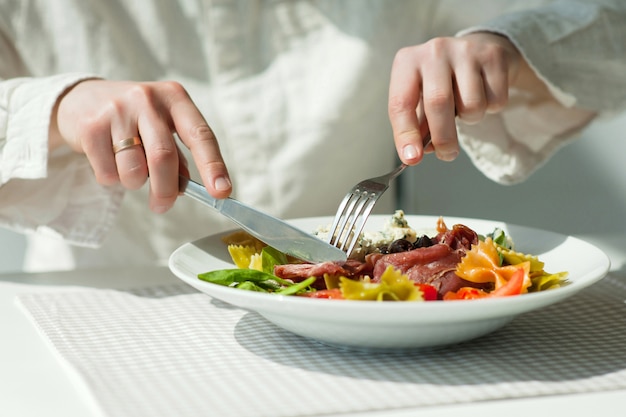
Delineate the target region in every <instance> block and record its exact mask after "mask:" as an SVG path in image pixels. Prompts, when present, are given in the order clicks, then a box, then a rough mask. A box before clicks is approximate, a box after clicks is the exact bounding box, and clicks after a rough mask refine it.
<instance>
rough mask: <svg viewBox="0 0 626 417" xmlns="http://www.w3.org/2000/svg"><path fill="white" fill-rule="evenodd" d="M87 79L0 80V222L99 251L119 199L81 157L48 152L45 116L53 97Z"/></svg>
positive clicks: (47, 117) (47, 119) (118, 192)
mask: <svg viewBox="0 0 626 417" xmlns="http://www.w3.org/2000/svg"><path fill="white" fill-rule="evenodd" d="M87 78H93V75H91V74H63V75H56V76H51V77H38V78H12V79H9V80H5V81H0V223H1V224H3V225H4V226H5V227H8V228H10V229H13V230H16V231H19V232H26V233H27V232H35V231H36V232H40V233H44V234H47V235H52V236H58V237H60V238H63V239H65V240H67V241H68V242H71V243H75V244H79V245H84V246H98V245H99V244H100V243H101V242H102V240H103V239H104V236H105V235H106V231H107V230H108V229H109V228H110V227H111V225H112V223H113V218H114V215H115V213H116V211H117V209H118V208H119V205H120V204H121V200H122V193H123V192H122V190H121V188H119V187H103V186H100V185H99V184H98V183H97V182H96V180H95V177H94V175H93V173H92V170H91V166H90V165H89V162H88V161H87V159H86V158H85V157H84V155H80V154H77V153H74V152H71V151H69V150H63V149H61V150H59V151H57V152H55V153H52V154H49V153H48V128H49V123H50V116H51V112H52V109H53V107H54V104H55V102H56V100H57V99H58V97H59V96H60V95H61V94H62V93H63V92H64V91H65V90H66V89H67V88H69V87H71V86H72V85H74V84H76V83H78V82H80V81H82V80H84V79H87Z"/></svg>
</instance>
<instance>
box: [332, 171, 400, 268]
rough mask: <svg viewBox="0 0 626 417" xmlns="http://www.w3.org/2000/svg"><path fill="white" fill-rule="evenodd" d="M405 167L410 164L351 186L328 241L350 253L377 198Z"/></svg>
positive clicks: (339, 209) (336, 215) (336, 216)
mask: <svg viewBox="0 0 626 417" xmlns="http://www.w3.org/2000/svg"><path fill="white" fill-rule="evenodd" d="M406 167H407V165H405V164H400V166H398V167H397V168H396V169H394V170H393V171H391V172H389V173H387V174H385V175H381V176H380V177H374V178H369V179H366V180H364V181H361V182H360V183H358V184H357V185H355V186H354V187H352V189H351V190H350V192H349V193H348V194H346V196H345V197H344V198H343V200H342V201H341V204H340V205H339V208H338V209H337V213H336V214H335V219H334V220H333V224H332V226H331V227H330V232H329V234H328V237H327V239H326V240H327V242H328V243H330V244H331V245H333V246H336V247H337V248H339V249H341V250H343V251H345V252H346V253H347V254H348V256H350V253H351V252H352V250H353V249H354V247H355V246H356V244H357V242H358V240H359V236H360V235H361V232H362V231H363V227H365V222H366V221H367V218H368V217H369V215H370V213H371V212H372V209H373V208H374V205H375V204H376V201H378V199H379V198H380V196H382V195H383V193H384V192H385V191H386V190H387V188H389V184H390V183H391V181H392V180H393V179H394V178H396V177H397V176H398V175H400V173H401V172H402V171H404V169H405V168H406Z"/></svg>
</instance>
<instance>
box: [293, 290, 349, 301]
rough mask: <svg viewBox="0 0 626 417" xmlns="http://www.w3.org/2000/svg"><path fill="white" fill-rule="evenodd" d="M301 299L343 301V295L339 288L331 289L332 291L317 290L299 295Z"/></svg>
mask: <svg viewBox="0 0 626 417" xmlns="http://www.w3.org/2000/svg"><path fill="white" fill-rule="evenodd" d="M299 295H300V296H302V297H309V298H327V299H332V300H343V299H344V298H343V294H341V290H340V289H339V288H333V289H332V290H318V291H312V292H305V293H302V294H299Z"/></svg>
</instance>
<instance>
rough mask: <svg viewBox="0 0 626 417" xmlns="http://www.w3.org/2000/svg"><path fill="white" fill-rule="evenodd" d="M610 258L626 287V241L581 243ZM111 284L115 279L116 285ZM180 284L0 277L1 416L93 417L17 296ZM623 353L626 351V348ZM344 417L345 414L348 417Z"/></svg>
mask: <svg viewBox="0 0 626 417" xmlns="http://www.w3.org/2000/svg"><path fill="white" fill-rule="evenodd" d="M581 237H582V238H585V239H587V240H588V241H591V242H592V243H595V244H597V245H598V246H599V247H601V248H602V249H603V250H605V251H606V252H607V254H608V255H609V256H610V257H611V261H612V264H613V267H612V272H611V274H613V275H614V276H619V277H621V278H624V281H625V282H626V250H625V249H624V248H626V237H625V236H613V237H611V236H603V237H593V236H581ZM112 277H113V278H112ZM174 282H178V280H177V279H176V278H175V277H174V276H173V275H172V274H171V272H170V271H169V270H168V269H167V268H164V267H158V268H157V267H154V268H142V269H137V268H127V269H102V270H81V271H69V272H51V273H38V274H28V273H7V274H3V275H0V329H1V331H2V340H1V342H0V415H1V416H7V417H14V416H15V417H31V416H32V417H35V416H37V417H40V416H64V417H89V416H92V415H93V414H92V412H91V409H90V408H88V406H87V403H86V399H85V395H84V393H82V392H80V391H79V390H78V389H77V386H78V385H77V384H73V381H72V379H71V375H70V374H69V373H68V372H67V371H66V369H65V368H63V367H62V366H61V364H60V363H59V362H58V361H57V358H56V357H55V355H54V353H53V351H52V349H51V348H50V347H49V346H47V344H46V343H45V342H44V340H43V339H42V337H41V336H40V335H39V334H38V333H37V331H36V329H35V328H34V326H33V325H32V323H31V322H30V321H29V320H28V319H27V317H26V316H25V315H24V314H23V312H22V311H20V309H19V308H18V306H17V305H16V303H15V296H16V295H17V294H20V293H25V292H28V293H32V292H43V291H68V290H71V289H72V288H73V287H76V286H82V287H85V286H87V287H92V288H116V289H122V288H136V287H142V286H148V285H161V284H168V283H174ZM624 348H625V349H626V346H625V347H624ZM624 366H626V364H624ZM418 413H419V415H420V416H427V417H428V416H432V417H435V416H436V417H443V416H455V417H457V416H459V415H463V416H480V417H490V416H494V417H495V416H498V417H500V416H503V415H506V416H508V417H512V416H525V417H527V416H530V415H535V416H549V415H566V416H568V417H572V416H589V415H592V416H594V417H603V416H615V417H617V416H626V390H620V391H611V392H601V393H593V394H584V395H580V394H577V395H561V396H554V397H541V398H526V399H519V400H507V401H491V402H484V403H473V404H465V405H456V406H445V407H432V408H426V409H424V408H422V409H420V410H419V411H417V410H401V411H393V412H391V411H390V412H384V413H380V412H376V413H360V414H352V415H353V416H361V417H364V416H371V417H375V416H395V417H405V416H412V415H416V414H418ZM343 416H344V417H345V415H343Z"/></svg>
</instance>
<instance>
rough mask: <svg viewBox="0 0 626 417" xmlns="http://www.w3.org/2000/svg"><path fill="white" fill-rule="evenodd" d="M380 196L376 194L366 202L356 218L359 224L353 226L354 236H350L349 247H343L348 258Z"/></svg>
mask: <svg viewBox="0 0 626 417" xmlns="http://www.w3.org/2000/svg"><path fill="white" fill-rule="evenodd" d="M381 195H382V193H378V194H376V195H373V196H372V197H371V198H370V199H369V200H368V201H367V204H366V205H364V207H363V210H362V212H361V213H360V215H359V216H358V218H359V222H358V223H356V225H354V226H353V233H354V234H353V235H352V240H351V241H350V244H349V245H344V248H346V249H345V251H346V253H347V254H348V256H350V254H351V253H352V251H353V250H354V247H355V246H356V244H357V242H358V241H359V237H360V236H361V232H362V231H363V228H364V227H365V223H366V222H367V219H368V218H369V215H370V213H371V212H372V210H373V209H374V205H375V204H376V201H378V198H379V197H380V196H381ZM342 250H343V248H342Z"/></svg>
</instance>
